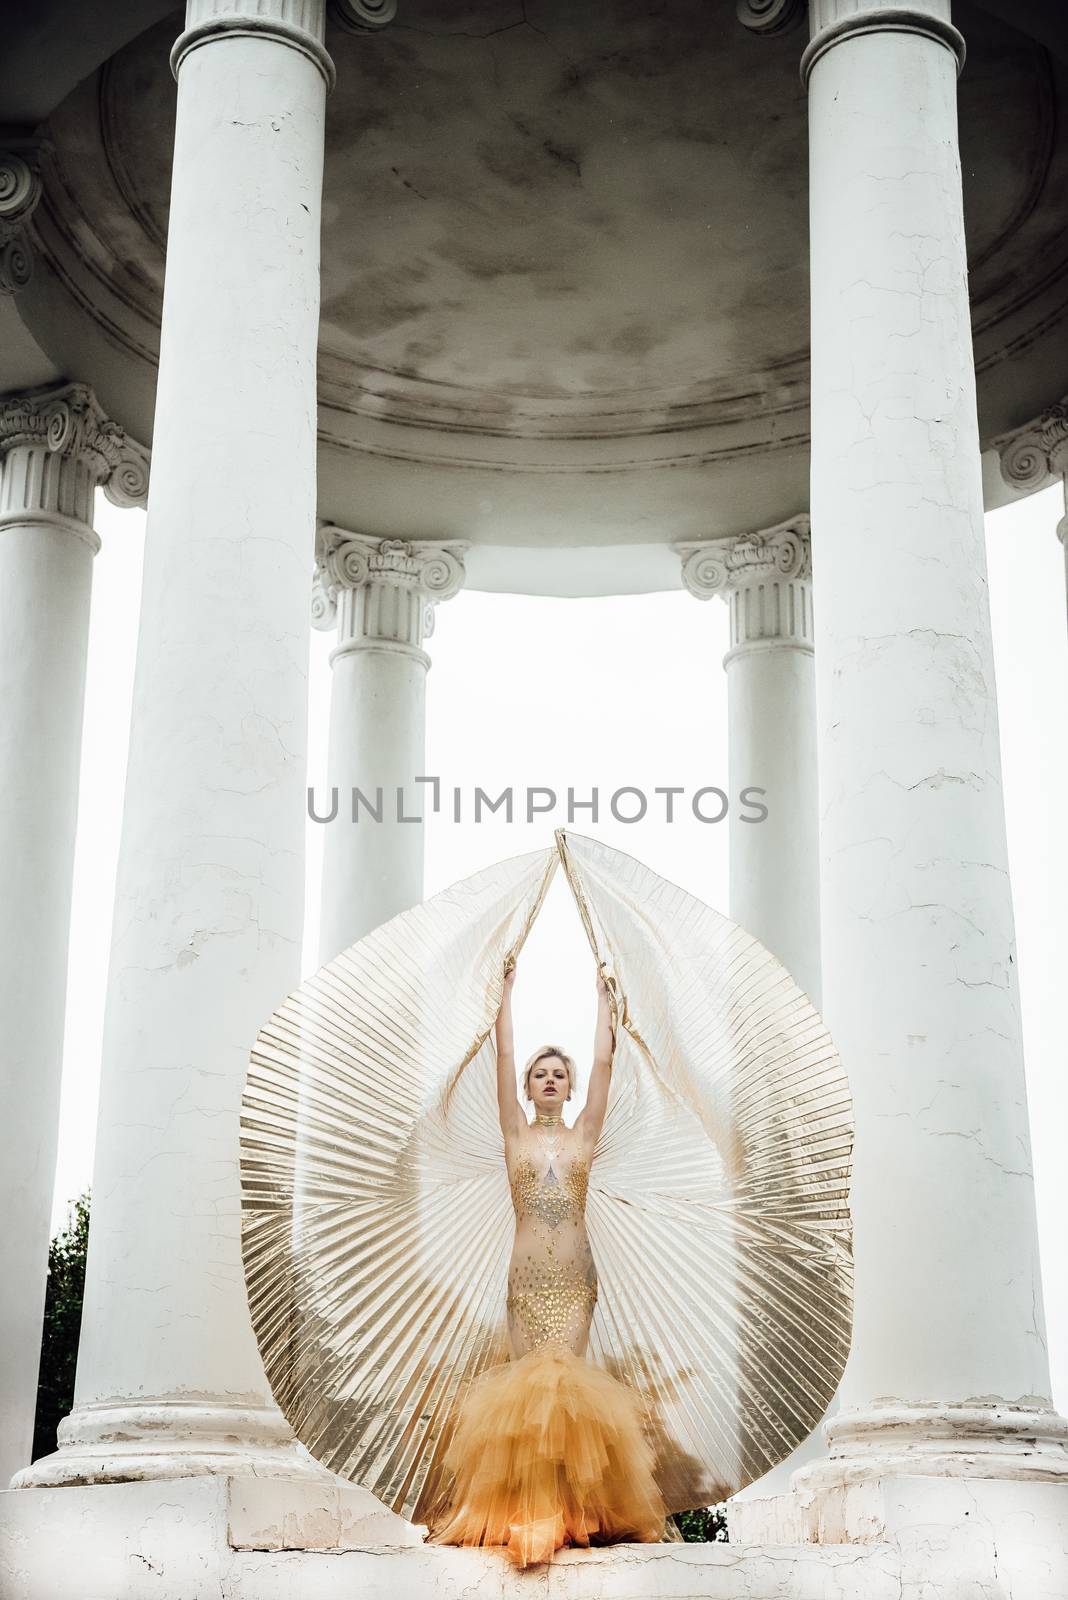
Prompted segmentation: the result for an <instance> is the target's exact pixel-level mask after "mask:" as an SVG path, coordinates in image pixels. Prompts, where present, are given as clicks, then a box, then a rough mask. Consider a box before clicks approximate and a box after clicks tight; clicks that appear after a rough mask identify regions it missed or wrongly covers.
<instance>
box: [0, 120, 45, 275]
mask: <svg viewBox="0 0 1068 1600" xmlns="http://www.w3.org/2000/svg"><path fill="white" fill-rule="evenodd" d="M46 144H47V141H46V140H43V139H38V138H32V137H27V138H19V137H15V136H11V135H7V136H5V137H4V138H3V139H2V140H0V294H17V293H18V292H19V290H20V289H24V288H25V287H26V285H27V284H28V283H29V281H30V279H31V277H32V276H33V251H32V249H31V247H30V242H29V239H28V237H27V234H26V225H27V223H28V222H29V221H30V218H31V217H32V216H33V213H34V212H35V211H36V209H37V202H38V201H39V200H40V198H41V188H42V181H41V156H42V154H43V151H44V149H45V147H46Z"/></svg>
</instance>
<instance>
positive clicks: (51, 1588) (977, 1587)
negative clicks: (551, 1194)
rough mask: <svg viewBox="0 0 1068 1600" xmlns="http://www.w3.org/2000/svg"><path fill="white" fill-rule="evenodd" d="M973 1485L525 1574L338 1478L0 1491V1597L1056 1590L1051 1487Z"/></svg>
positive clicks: (1011, 1594)
mask: <svg viewBox="0 0 1068 1600" xmlns="http://www.w3.org/2000/svg"><path fill="white" fill-rule="evenodd" d="M979 1487H980V1486H979V1485H978V1483H977V1482H975V1481H971V1480H969V1481H967V1482H958V1483H957V1484H956V1485H955V1486H954V1492H955V1494H956V1495H958V1496H959V1497H960V1498H959V1506H958V1512H960V1513H961V1516H960V1520H959V1521H957V1522H947V1521H945V1520H941V1521H940V1520H937V1519H936V1518H934V1517H933V1516H932V1515H931V1513H932V1512H934V1511H935V1510H936V1505H935V1503H934V1502H933V1501H932V1500H931V1499H930V1497H929V1494H928V1491H929V1490H930V1488H931V1483H930V1480H919V1479H900V1480H895V1482H894V1484H893V1485H892V1486H891V1485H887V1486H884V1493H885V1496H886V1503H887V1504H888V1505H892V1506H894V1507H896V1508H897V1510H896V1512H895V1520H896V1522H897V1533H896V1534H895V1535H894V1536H893V1537H891V1538H888V1539H885V1540H883V1541H881V1542H860V1543H850V1544H845V1543H840V1544H814V1543H792V1544H778V1545H773V1544H764V1545H760V1544H751V1543H747V1544H712V1545H698V1544H677V1543H663V1544H657V1545H615V1546H612V1547H610V1548H607V1549H601V1550H569V1551H565V1552H563V1553H561V1555H560V1556H558V1558H557V1559H556V1560H555V1561H553V1562H552V1563H551V1564H550V1566H549V1567H548V1568H545V1567H541V1568H535V1569H532V1570H531V1571H528V1572H525V1573H520V1572H516V1571H515V1570H514V1569H513V1568H512V1567H511V1566H510V1565H509V1563H508V1561H507V1559H506V1558H505V1557H504V1556H503V1555H502V1554H501V1553H500V1552H497V1551H491V1550H458V1549H449V1548H442V1547H440V1546H426V1545H424V1544H423V1543H422V1530H421V1529H420V1528H419V1527H418V1526H413V1525H412V1524H410V1523H408V1522H406V1521H404V1519H403V1518H400V1517H396V1516H395V1515H394V1514H393V1513H392V1512H390V1511H388V1510H387V1509H386V1507H384V1506H382V1505H381V1504H380V1503H379V1502H378V1501H376V1500H375V1498H374V1496H372V1495H371V1494H369V1493H368V1492H367V1491H366V1490H361V1489H358V1488H356V1487H354V1486H353V1485H349V1484H344V1483H341V1482H340V1481H338V1482H336V1483H335V1482H331V1481H330V1480H326V1481H324V1482H323V1483H322V1484H321V1485H320V1484H315V1483H312V1482H310V1481H309V1480H307V1479H302V1480H295V1481H292V1482H286V1481H284V1480H279V1479H277V1478H270V1479H268V1478H255V1477H249V1476H244V1477H235V1478H222V1477H216V1478H211V1477H200V1478H179V1479H170V1480H162V1481H148V1482H139V1483H123V1484H95V1485H90V1486H87V1487H70V1488H55V1489H20V1490H9V1491H8V1492H6V1493H4V1494H0V1600H353V1597H358V1600H516V1597H520V1596H522V1597H524V1600H531V1597H533V1596H537V1597H538V1600H992V1597H993V1596H995V1595H996V1596H997V1600H1064V1597H1065V1596H1066V1595H1068V1538H1066V1537H1065V1533H1066V1530H1068V1495H1066V1494H1065V1491H1064V1489H1063V1488H1062V1487H1061V1486H1059V1485H1053V1484H1037V1485H1021V1484H1012V1485H1008V1486H1007V1487H1008V1488H1009V1490H1010V1491H1011V1493H1010V1496H1009V1500H1008V1501H1002V1502H1000V1510H999V1506H998V1504H996V1503H995V1498H994V1496H993V1491H992V1487H991V1485H990V1484H989V1483H987V1484H986V1485H985V1493H986V1495H987V1497H988V1498H987V1500H986V1502H985V1503H983V1501H982V1499H981V1498H980V1500H976V1498H975V1492H976V1490H977V1489H979ZM1001 1487H1002V1488H1004V1487H1006V1486H1004V1485H1002V1486H1001ZM1042 1491H1046V1492H1045V1493H1043V1492H1042ZM1028 1496H1030V1498H1027V1497H1028ZM950 1509H951V1508H949V1507H948V1506H947V1505H946V1504H945V1503H942V1505H941V1512H942V1513H945V1512H947V1511H949V1510H950ZM965 1511H967V1512H968V1513H969V1518H968V1520H965V1519H964V1517H963V1512H965Z"/></svg>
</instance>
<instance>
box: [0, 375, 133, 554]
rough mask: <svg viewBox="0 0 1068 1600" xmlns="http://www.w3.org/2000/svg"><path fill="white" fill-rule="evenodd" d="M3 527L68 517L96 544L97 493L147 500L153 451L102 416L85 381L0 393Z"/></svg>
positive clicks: (117, 499)
mask: <svg viewBox="0 0 1068 1600" xmlns="http://www.w3.org/2000/svg"><path fill="white" fill-rule="evenodd" d="M0 462H2V464H3V473H2V477H0V525H2V524H3V523H5V522H8V523H10V522H12V521H18V522H21V523H25V522H26V521H27V520H31V521H48V522H50V523H64V524H66V525H67V526H69V527H70V529H71V531H72V532H74V533H76V534H77V535H78V536H79V537H82V538H85V539H86V540H87V542H88V543H90V544H91V545H92V546H93V548H94V549H96V548H98V547H99V541H98V540H97V538H96V536H95V534H93V533H92V531H91V530H92V524H93V492H94V490H95V489H96V488H97V486H98V485H102V486H103V489H104V493H105V494H106V495H107V497H108V499H109V500H110V501H112V503H113V504H114V505H117V506H136V505H144V504H145V501H146V499H147V496H148V469H149V454H148V451H147V450H146V449H145V448H144V446H143V445H141V444H138V443H137V441H136V440H135V439H131V438H130V436H129V434H128V433H126V431H125V430H124V429H123V428H120V427H119V425H118V423H117V422H112V421H111V419H110V418H109V417H108V416H106V415H105V413H104V410H103V408H102V407H101V405H100V403H99V401H98V400H97V398H96V396H95V395H94V394H93V391H92V390H91V389H90V388H89V387H88V385H86V384H84V383H63V384H52V385H49V386H48V387H46V388H42V389H31V390H27V391H25V392H24V393H22V394H10V395H3V396H0Z"/></svg>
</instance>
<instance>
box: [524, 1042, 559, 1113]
mask: <svg viewBox="0 0 1068 1600" xmlns="http://www.w3.org/2000/svg"><path fill="white" fill-rule="evenodd" d="M567 1090H568V1082H567V1068H566V1067H565V1066H564V1063H563V1062H562V1061H561V1060H560V1057H559V1056H542V1058H541V1060H540V1061H536V1062H535V1063H534V1065H533V1066H532V1067H531V1069H530V1090H529V1093H530V1098H531V1099H532V1100H533V1102H534V1109H535V1111H547V1112H549V1113H550V1114H551V1115H553V1116H559V1114H560V1108H561V1106H562V1105H563V1102H564V1100H565V1099H566V1098H567Z"/></svg>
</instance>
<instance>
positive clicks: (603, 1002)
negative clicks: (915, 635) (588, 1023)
mask: <svg viewBox="0 0 1068 1600" xmlns="http://www.w3.org/2000/svg"><path fill="white" fill-rule="evenodd" d="M615 1048H616V1035H615V1028H614V1027H613V1024H612V1001H611V998H610V996H609V993H608V985H607V984H606V983H605V981H604V979H603V978H602V977H601V974H600V971H598V973H597V1026H596V1028H595V1029H594V1034H593V1068H592V1070H591V1072H590V1086H589V1089H588V1090H587V1091H586V1104H585V1105H584V1106H583V1108H582V1110H581V1111H580V1112H579V1114H578V1116H577V1117H576V1118H575V1127H576V1129H577V1131H578V1132H579V1133H580V1134H581V1135H582V1138H583V1141H584V1142H585V1144H586V1145H587V1146H588V1148H589V1149H590V1150H591V1151H592V1150H593V1147H594V1145H595V1144H596V1143H597V1140H598V1138H599V1137H600V1133H601V1125H602V1123H603V1122H604V1114H605V1111H606V1109H607V1107H608V1091H609V1089H610V1088H611V1086H612V1057H613V1055H614V1054H615Z"/></svg>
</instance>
